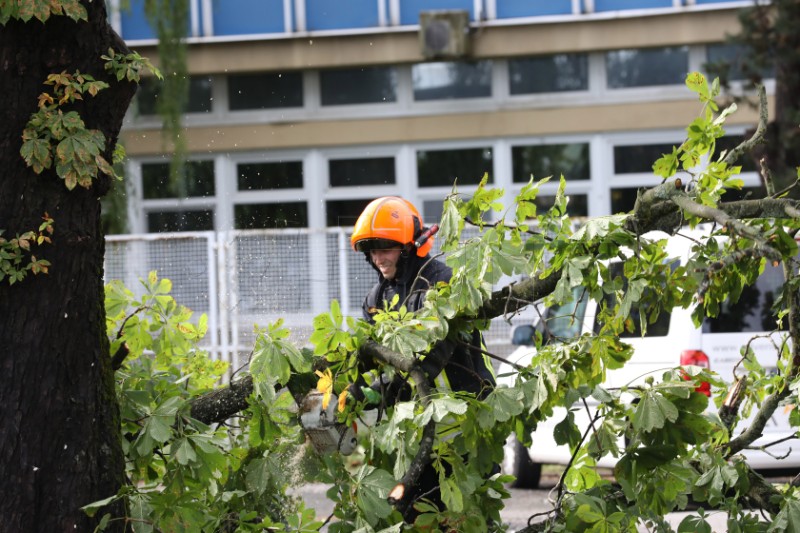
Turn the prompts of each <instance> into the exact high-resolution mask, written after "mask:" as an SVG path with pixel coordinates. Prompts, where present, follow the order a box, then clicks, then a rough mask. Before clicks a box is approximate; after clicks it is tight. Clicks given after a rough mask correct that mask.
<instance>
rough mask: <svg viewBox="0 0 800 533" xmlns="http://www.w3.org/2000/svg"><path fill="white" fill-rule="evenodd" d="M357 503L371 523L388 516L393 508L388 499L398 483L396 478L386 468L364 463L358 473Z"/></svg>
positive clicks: (373, 524)
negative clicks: (381, 468)
mask: <svg viewBox="0 0 800 533" xmlns="http://www.w3.org/2000/svg"><path fill="white" fill-rule="evenodd" d="M356 480H357V485H356V505H358V508H359V509H360V510H361V512H362V513H363V515H364V519H365V520H366V521H367V522H369V524H370V525H372V526H375V525H377V523H378V520H380V519H381V518H386V517H387V516H389V514H390V513H391V512H392V508H391V506H390V505H389V503H388V502H387V501H386V498H387V497H388V496H389V491H391V490H392V488H394V485H395V484H396V482H395V480H394V478H393V477H392V476H391V475H390V474H389V473H388V472H386V471H385V470H380V469H377V468H375V467H372V466H369V465H363V466H362V467H361V469H360V470H359V471H358V473H357V475H356Z"/></svg>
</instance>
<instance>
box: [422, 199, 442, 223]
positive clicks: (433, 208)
mask: <svg viewBox="0 0 800 533" xmlns="http://www.w3.org/2000/svg"><path fill="white" fill-rule="evenodd" d="M442 214H444V198H442V199H441V200H425V201H423V202H422V221H423V222H425V223H426V224H428V225H430V224H435V223H437V222H439V221H440V220H442Z"/></svg>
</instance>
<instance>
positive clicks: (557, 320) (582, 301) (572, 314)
mask: <svg viewBox="0 0 800 533" xmlns="http://www.w3.org/2000/svg"><path fill="white" fill-rule="evenodd" d="M588 301H589V296H588V295H587V294H586V289H584V288H583V287H580V286H578V287H575V288H573V289H572V298H570V299H569V300H567V301H566V302H564V303H562V304H560V305H555V306H553V307H548V308H547V311H546V312H545V316H544V319H545V321H546V323H547V329H548V332H549V334H550V335H551V336H553V337H555V338H556V339H572V338H574V337H577V336H578V335H580V333H581V325H582V324H583V316H584V315H585V314H586V303H587V302H588Z"/></svg>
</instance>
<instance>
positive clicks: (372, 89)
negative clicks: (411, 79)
mask: <svg viewBox="0 0 800 533" xmlns="http://www.w3.org/2000/svg"><path fill="white" fill-rule="evenodd" d="M319 83H320V91H321V92H322V105H348V104H380V103H384V102H395V101H397V69H395V68H394V67H360V68H349V69H337V70H321V71H320V73H319Z"/></svg>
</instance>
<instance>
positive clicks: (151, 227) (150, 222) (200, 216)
mask: <svg viewBox="0 0 800 533" xmlns="http://www.w3.org/2000/svg"><path fill="white" fill-rule="evenodd" d="M213 229H214V212H213V211H212V210H210V209H197V210H187V211H161V212H151V213H147V231H149V232H151V233H161V232H169V231H210V230H213Z"/></svg>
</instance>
